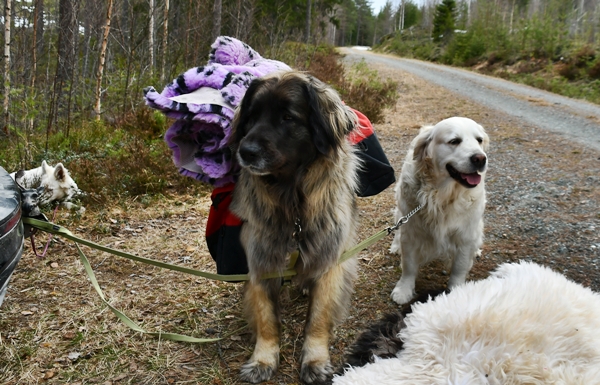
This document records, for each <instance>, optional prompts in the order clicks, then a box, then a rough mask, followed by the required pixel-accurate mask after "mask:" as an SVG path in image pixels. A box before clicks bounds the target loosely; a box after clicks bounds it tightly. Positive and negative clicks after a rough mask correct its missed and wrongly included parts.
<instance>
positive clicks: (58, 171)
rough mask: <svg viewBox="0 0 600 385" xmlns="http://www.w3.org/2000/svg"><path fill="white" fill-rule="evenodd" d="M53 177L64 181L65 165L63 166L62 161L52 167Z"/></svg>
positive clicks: (65, 176) (65, 175)
mask: <svg viewBox="0 0 600 385" xmlns="http://www.w3.org/2000/svg"><path fill="white" fill-rule="evenodd" d="M54 177H55V178H56V180H57V181H59V182H64V181H65V179H66V178H67V170H66V169H65V166H63V164H62V163H58V164H57V165H56V166H55V167H54Z"/></svg>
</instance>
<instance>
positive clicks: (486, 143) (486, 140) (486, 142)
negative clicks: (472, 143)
mask: <svg viewBox="0 0 600 385" xmlns="http://www.w3.org/2000/svg"><path fill="white" fill-rule="evenodd" d="M482 130H483V128H482ZM481 147H482V148H483V151H485V152H487V150H488V148H489V147H490V137H489V136H488V134H486V133H485V131H484V132H483V143H482V144H481Z"/></svg>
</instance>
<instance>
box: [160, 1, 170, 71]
mask: <svg viewBox="0 0 600 385" xmlns="http://www.w3.org/2000/svg"><path fill="white" fill-rule="evenodd" d="M163 15H164V16H163V19H164V20H163V36H162V63H161V65H160V81H161V82H162V83H164V81H165V67H166V66H167V43H168V37H169V0H165V9H164V14H163Z"/></svg>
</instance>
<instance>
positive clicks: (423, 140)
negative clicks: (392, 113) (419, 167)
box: [413, 126, 433, 162]
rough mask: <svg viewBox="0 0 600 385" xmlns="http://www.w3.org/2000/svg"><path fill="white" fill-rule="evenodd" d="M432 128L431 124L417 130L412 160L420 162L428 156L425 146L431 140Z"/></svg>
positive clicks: (426, 146)
mask: <svg viewBox="0 0 600 385" xmlns="http://www.w3.org/2000/svg"><path fill="white" fill-rule="evenodd" d="M432 130H433V126H425V127H422V128H421V131H419V134H418V135H417V137H416V138H415V147H414V149H413V160H415V161H417V162H422V161H424V160H425V159H426V158H427V157H428V156H429V153H428V151H427V148H428V147H429V143H431V140H432Z"/></svg>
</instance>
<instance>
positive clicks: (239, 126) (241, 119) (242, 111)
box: [230, 78, 264, 145]
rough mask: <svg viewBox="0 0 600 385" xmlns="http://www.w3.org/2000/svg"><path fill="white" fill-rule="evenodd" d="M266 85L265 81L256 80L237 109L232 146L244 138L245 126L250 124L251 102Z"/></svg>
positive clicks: (232, 125)
mask: <svg viewBox="0 0 600 385" xmlns="http://www.w3.org/2000/svg"><path fill="white" fill-rule="evenodd" d="M263 84H264V80H262V79H261V78H256V79H254V80H252V82H250V85H249V86H248V89H247V90H246V93H245V94H244V97H243V98H242V101H241V102H240V104H239V105H238V107H237V108H236V109H235V114H234V115H233V120H232V122H231V127H232V135H231V140H230V144H233V145H235V144H237V143H239V142H240V141H241V140H242V139H243V138H244V126H246V124H248V119H249V118H250V112H249V108H250V104H251V100H252V98H253V97H254V94H256V91H257V90H258V89H259V88H260V87H261V86H262V85H263Z"/></svg>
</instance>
